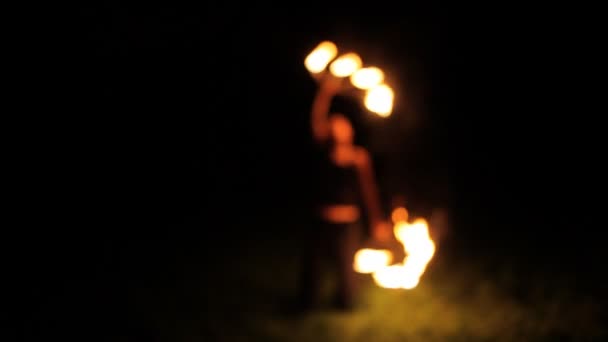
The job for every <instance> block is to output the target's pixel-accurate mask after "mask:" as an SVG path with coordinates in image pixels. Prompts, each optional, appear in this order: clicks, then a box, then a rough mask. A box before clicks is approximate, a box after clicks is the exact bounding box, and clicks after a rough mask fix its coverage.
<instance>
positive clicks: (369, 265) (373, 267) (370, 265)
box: [354, 248, 393, 273]
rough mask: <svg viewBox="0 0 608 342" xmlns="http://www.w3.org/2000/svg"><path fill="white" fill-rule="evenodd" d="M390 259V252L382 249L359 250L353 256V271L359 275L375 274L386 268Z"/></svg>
mask: <svg viewBox="0 0 608 342" xmlns="http://www.w3.org/2000/svg"><path fill="white" fill-rule="evenodd" d="M392 258H393V256H392V254H391V252H389V251H387V250H384V249H371V248H363V249H360V250H359V251H357V254H355V263H354V267H355V271H357V272H359V273H373V272H376V271H377V270H379V269H380V268H382V267H386V266H388V265H389V264H390V263H391V261H392Z"/></svg>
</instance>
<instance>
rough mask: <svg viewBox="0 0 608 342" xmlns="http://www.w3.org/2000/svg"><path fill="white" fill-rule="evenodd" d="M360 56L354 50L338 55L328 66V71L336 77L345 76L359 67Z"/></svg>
mask: <svg viewBox="0 0 608 342" xmlns="http://www.w3.org/2000/svg"><path fill="white" fill-rule="evenodd" d="M361 64H362V62H361V58H360V57H359V55H357V54H356V53H354V52H350V53H347V54H345V55H342V56H340V57H338V58H337V59H336V60H335V61H333V62H332V63H331V64H330V66H329V71H331V73H332V74H333V75H334V76H336V77H347V76H350V75H352V74H353V73H354V72H355V71H357V70H359V68H361Z"/></svg>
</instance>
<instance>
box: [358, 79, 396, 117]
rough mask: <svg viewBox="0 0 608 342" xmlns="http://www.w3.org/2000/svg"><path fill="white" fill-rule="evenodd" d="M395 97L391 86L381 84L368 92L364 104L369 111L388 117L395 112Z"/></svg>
mask: <svg viewBox="0 0 608 342" xmlns="http://www.w3.org/2000/svg"><path fill="white" fill-rule="evenodd" d="M394 97H395V95H394V94H393V90H392V89H391V88H390V87H389V86H387V85H386V84H380V85H377V86H375V87H373V88H371V89H369V90H368V91H367V94H365V100H364V104H365V107H366V108H367V109H368V110H369V111H371V112H373V113H376V114H378V115H380V116H382V117H387V116H389V115H391V112H392V110H393V99H394Z"/></svg>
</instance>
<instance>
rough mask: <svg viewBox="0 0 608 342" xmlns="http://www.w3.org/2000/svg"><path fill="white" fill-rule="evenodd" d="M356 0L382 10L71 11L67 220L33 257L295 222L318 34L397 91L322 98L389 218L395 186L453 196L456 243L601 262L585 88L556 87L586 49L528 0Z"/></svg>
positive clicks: (404, 191)
mask: <svg viewBox="0 0 608 342" xmlns="http://www.w3.org/2000/svg"><path fill="white" fill-rule="evenodd" d="M332 5H334V6H335V7H336V8H332ZM368 5H369V6H370V7H373V6H377V7H378V8H377V9H376V8H363V7H361V8H359V7H356V6H355V5H351V9H349V10H338V9H337V7H338V5H337V4H333V3H332V4H326V5H324V6H313V5H312V4H311V5H306V4H304V3H293V4H290V5H289V6H287V5H282V6H280V7H281V8H279V7H275V6H270V5H256V6H254V5H249V6H247V7H243V6H240V5H238V4H235V3H225V4H224V5H219V4H217V5H200V6H178V5H175V6H169V5H165V6H151V5H150V6H128V5H126V4H124V5H123V4H119V3H118V2H116V3H110V2H106V3H105V5H99V6H90V7H89V8H84V9H82V10H81V11H80V18H81V19H82V24H83V25H82V27H79V28H75V29H74V30H76V31H77V35H78V38H77V39H76V40H75V41H74V45H75V46H76V47H77V50H78V52H77V55H75V56H72V58H73V59H74V61H75V65H74V68H75V70H76V72H75V74H76V75H77V77H76V80H75V81H74V86H73V90H70V94H69V96H70V97H71V98H72V99H73V102H74V103H73V104H74V105H75V106H76V108H77V111H78V113H79V114H78V115H79V119H76V121H75V123H76V126H75V127H77V128H76V129H75V131H76V132H75V133H76V134H75V137H74V138H73V139H68V140H69V142H68V143H66V145H67V146H68V149H69V153H68V154H69V157H67V159H69V164H70V165H74V166H73V167H70V168H69V169H70V172H67V173H63V176H62V178H61V179H65V182H64V181H63V180H62V181H61V182H60V183H61V184H64V185H65V189H67V188H69V191H68V190H66V191H67V192H68V193H69V194H70V197H71V198H72V199H71V200H70V204H69V205H67V206H66V208H65V209H64V210H61V211H60V213H59V214H60V215H59V216H61V215H64V214H65V215H66V216H68V217H69V218H67V219H66V220H65V221H64V222H66V223H65V225H64V226H65V227H68V226H69V227H70V228H65V229H61V231H60V232H57V231H53V232H47V233H45V234H46V235H45V236H47V237H48V238H52V239H53V240H52V241H56V243H55V244H54V247H53V248H51V247H49V246H48V244H46V243H43V242H40V245H41V247H40V248H41V249H40V250H39V251H42V250H45V251H48V250H54V249H55V248H57V246H62V247H61V248H57V249H60V250H62V251H63V254H64V255H63V256H58V255H61V253H59V254H53V255H51V256H50V257H49V259H47V260H48V264H52V263H54V262H56V261H57V260H72V257H73V255H74V254H78V253H80V255H82V256H83V257H82V258H80V259H81V260H80V261H77V262H76V263H78V262H80V263H82V264H83V265H87V266H85V267H84V268H83V269H84V271H82V272H84V273H87V274H89V273H94V272H97V271H95V270H99V269H111V268H112V267H113V266H112V265H119V264H120V260H119V258H118V257H117V256H116V255H120V253H122V252H117V251H121V250H122V249H121V248H123V249H124V248H125V247H124V246H132V245H133V244H134V242H133V241H139V240H141V239H143V240H149V241H155V242H154V243H155V246H163V247H167V250H170V248H172V247H171V246H175V245H179V244H181V243H187V242H188V241H192V240H193V239H198V240H197V241H200V240H203V241H209V243H212V241H213V239H214V236H215V235H222V234H224V235H225V234H230V233H226V232H225V231H223V227H224V223H226V222H232V223H234V222H248V225H247V227H245V228H243V229H245V230H247V231H248V234H253V233H252V231H255V230H258V229H264V222H266V221H267V220H280V219H286V218H293V217H299V216H298V215H300V216H301V215H302V214H303V213H304V212H305V210H306V209H307V205H308V204H309V200H310V198H309V197H310V195H309V194H308V191H307V190H308V189H309V187H310V185H311V184H312V182H313V181H314V180H313V179H311V178H310V177H309V172H310V160H311V158H312V156H311V144H310V136H309V126H308V124H309V117H308V115H309V109H310V105H311V101H312V98H313V96H314V91H315V83H314V82H313V80H312V79H311V78H310V77H309V75H308V73H307V71H306V69H305V68H304V65H303V60H304V58H305V56H306V54H307V53H308V52H309V51H310V50H311V49H313V48H314V47H315V46H316V44H318V43H319V42H320V41H322V40H326V39H329V40H332V41H334V42H335V43H336V44H337V45H338V47H339V48H340V47H342V46H344V47H345V48H348V49H353V50H354V51H356V52H358V53H359V54H360V55H361V57H362V59H363V61H364V63H368V64H375V65H378V66H379V67H381V68H383V69H384V70H386V72H387V75H388V80H389V81H390V82H391V84H392V85H394V88H395V91H396V104H395V112H394V113H393V115H392V116H391V117H390V118H388V119H380V118H377V117H374V116H372V115H371V114H370V113H369V112H367V111H366V110H365V109H364V108H362V106H361V101H359V102H358V103H357V101H350V100H343V101H340V100H338V101H336V103H335V106H336V109H337V110H342V111H345V112H348V113H347V114H348V115H352V116H353V118H354V121H355V126H356V128H357V140H358V142H359V143H360V144H362V145H364V146H367V147H368V148H369V149H370V151H371V152H372V154H373V156H374V161H375V163H376V165H377V174H378V179H379V183H380V187H381V192H382V196H383V200H384V202H385V210H387V212H388V210H389V203H390V199H391V196H394V195H398V194H400V195H404V196H405V197H406V199H407V200H408V203H409V205H410V206H411V207H412V208H414V210H417V211H418V212H419V213H421V214H424V213H428V211H429V210H430V209H432V208H433V207H439V206H441V207H447V208H449V210H450V214H451V218H452V221H451V222H452V227H451V229H452V230H451V233H452V234H451V237H452V238H454V239H456V240H458V241H462V242H463V244H464V245H466V246H468V248H472V246H477V247H479V248H480V250H481V249H482V247H481V246H483V245H489V246H498V245H501V244H502V245H504V244H506V245H508V244H511V243H512V244H513V246H519V245H534V244H541V245H542V246H543V249H544V250H546V252H543V254H544V253H547V255H548V256H547V258H555V260H559V261H560V262H561V261H564V262H565V260H566V259H567V258H566V257H564V254H563V245H564V244H565V243H566V242H569V243H574V244H576V245H579V246H580V245H581V244H588V245H586V246H588V247H587V248H580V250H578V253H577V254H578V255H584V258H586V259H593V260H596V261H597V260H598V259H599V255H600V254H599V253H600V252H599V251H598V250H599V249H598V248H597V247H598V246H599V245H601V243H600V242H597V241H594V240H595V239H592V240H591V241H589V240H588V236H589V234H593V233H592V232H594V231H596V230H597V229H599V228H600V226H602V225H600V224H598V222H597V221H596V217H597V216H598V215H597V211H596V209H595V207H598V206H599V205H597V204H599V203H600V202H601V200H599V199H597V200H596V199H595V198H599V197H602V196H601V194H602V192H600V190H599V189H600V184H601V183H602V182H600V180H599V179H600V178H601V177H598V176H602V175H601V172H600V171H599V168H597V167H596V165H599V164H601V163H602V157H603V153H601V149H600V147H599V146H600V145H599V138H598V137H599V135H597V134H595V133H594V134H591V133H587V132H591V131H590V130H589V127H593V126H594V125H593V124H592V123H591V122H590V119H589V118H590V116H589V115H588V114H587V113H588V112H587V111H586V110H583V107H584V101H583V100H580V101H579V98H581V97H580V96H579V97H576V100H575V96H576V95H574V94H575V93H577V94H578V93H579V92H580V91H581V90H580V89H581V86H580V84H579V83H577V82H575V81H571V80H568V81H566V80H565V77H566V76H565V75H567V74H570V75H571V74H572V73H573V72H576V70H578V69H577V68H578V66H577V65H573V63H574V62H573V61H572V60H571V59H570V58H569V57H568V56H569V55H570V54H574V55H576V54H577V51H582V47H580V45H581V44H582V43H580V41H579V40H578V38H577V37H576V35H573V33H571V32H569V31H568V30H567V29H563V27H562V26H561V25H560V22H559V21H557V20H555V22H551V20H549V19H547V18H545V17H541V16H538V15H536V14H532V11H529V9H526V8H498V7H499V6H498V5H496V6H494V7H492V8H483V9H480V8H465V7H458V8H455V7H454V8H448V7H444V6H439V5H426V6H417V5H407V4H402V3H398V2H397V3H395V4H394V5H383V6H384V7H381V6H380V4H376V3H370V4H368ZM290 6H292V7H290ZM326 6H327V8H326ZM477 10H482V12H483V13H482V14H478V13H476V12H475V11H477ZM569 33H570V34H569ZM577 63H578V62H577ZM594 131H595V130H594ZM73 133H74V132H73ZM56 163H57V164H56V165H57V168H61V165H62V164H61V163H60V162H59V161H56ZM56 186H57V187H59V188H62V187H63V185H56ZM55 214H57V213H55ZM189 222H204V224H203V225H202V226H201V227H200V228H198V229H196V230H192V229H190V228H184V227H186V226H187V224H188V223H189ZM573 222H576V223H575V224H573ZM573 231H574V232H576V233H575V234H573V233H572V232H573ZM74 236H77V237H78V239H79V242H78V243H76V244H74V243H68V242H67V240H66V239H67V238H71V237H74ZM43 240H44V239H41V241H43ZM46 241H49V240H48V239H47V240H46ZM163 241H164V242H163ZM163 243H164V244H163ZM129 248H130V247H129ZM507 250H508V248H507ZM42 253H44V252H41V254H42ZM166 253H169V252H166ZM480 253H482V252H480ZM513 253H516V252H515V251H513ZM56 258H59V259H56ZM89 260H97V261H96V262H98V264H96V265H98V266H90V265H91V264H92V263H94V262H91V263H88V262H89ZM598 262H599V261H598ZM73 263H75V261H73V260H72V261H71V262H70V265H72V264H73ZM45 265H47V264H43V265H41V266H40V265H38V266H37V267H40V268H41V269H44V268H45ZM79 265H80V264H79ZM47 266H48V265H47ZM64 267H66V269H69V270H70V272H72V271H73V269H72V268H71V267H72V266H64ZM75 267H76V266H75ZM589 267H591V266H589ZM54 272H57V269H55V271H54ZM66 273H68V271H66ZM70 274H73V273H70Z"/></svg>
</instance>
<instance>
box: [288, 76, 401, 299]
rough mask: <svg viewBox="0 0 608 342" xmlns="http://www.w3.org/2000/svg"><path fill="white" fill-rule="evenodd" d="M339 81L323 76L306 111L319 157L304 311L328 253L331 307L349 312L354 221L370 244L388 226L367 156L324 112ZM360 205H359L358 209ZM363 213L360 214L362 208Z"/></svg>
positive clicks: (343, 122) (382, 237)
mask: <svg viewBox="0 0 608 342" xmlns="http://www.w3.org/2000/svg"><path fill="white" fill-rule="evenodd" d="M340 82H342V79H340V78H336V77H333V76H331V75H326V77H324V78H323V79H322V80H321V81H320V86H319V88H318V91H317V94H316V97H315V99H314V102H313V107H312V111H311V124H312V133H313V138H314V142H315V145H316V148H317V152H318V155H319V156H320V161H321V162H320V165H319V166H320V167H319V171H320V172H319V174H318V175H317V176H318V177H317V179H315V182H317V185H318V189H319V190H320V191H318V192H317V193H316V194H317V196H316V197H317V198H316V205H315V206H314V214H313V215H314V219H315V220H314V222H316V224H315V225H314V226H313V227H311V228H312V229H311V231H310V236H309V239H308V241H307V245H306V249H305V256H304V265H303V274H302V279H301V280H302V283H301V284H300V285H301V291H302V293H301V295H302V297H301V299H302V304H303V305H304V306H305V307H304V308H305V309H312V308H314V307H316V306H317V305H318V304H319V301H320V286H319V285H320V280H321V277H320V272H321V261H322V256H323V255H324V254H325V253H327V252H329V253H330V255H331V256H332V259H333V260H332V261H333V262H334V263H335V264H337V265H336V266H337V278H338V279H337V291H336V293H335V299H334V304H335V305H336V307H337V308H339V309H350V308H352V306H353V299H354V294H355V287H356V284H355V279H356V278H355V271H354V270H353V257H354V254H355V252H356V250H357V248H358V247H359V243H360V241H359V237H360V233H361V232H360V228H359V227H360V223H361V221H362V217H363V216H364V215H365V216H366V217H367V221H368V223H369V227H370V228H371V229H370V231H369V232H368V233H369V235H370V236H371V238H372V240H375V241H387V240H389V239H391V237H392V230H391V229H392V228H391V226H390V225H389V224H388V222H387V221H385V220H384V218H383V213H382V209H381V203H380V199H379V195H378V191H377V186H376V182H375V180H374V172H373V167H372V162H371V157H370V155H369V152H368V151H367V150H366V149H365V148H363V147H360V146H356V145H355V144H354V131H353V127H352V125H351V123H350V121H349V120H348V119H347V118H346V117H345V116H344V115H342V114H338V113H332V114H329V111H330V104H331V100H332V98H333V97H334V96H335V95H336V94H337V93H338V92H339V90H340V89H341V83H340ZM361 204H362V205H361ZM362 209H364V210H362Z"/></svg>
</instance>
